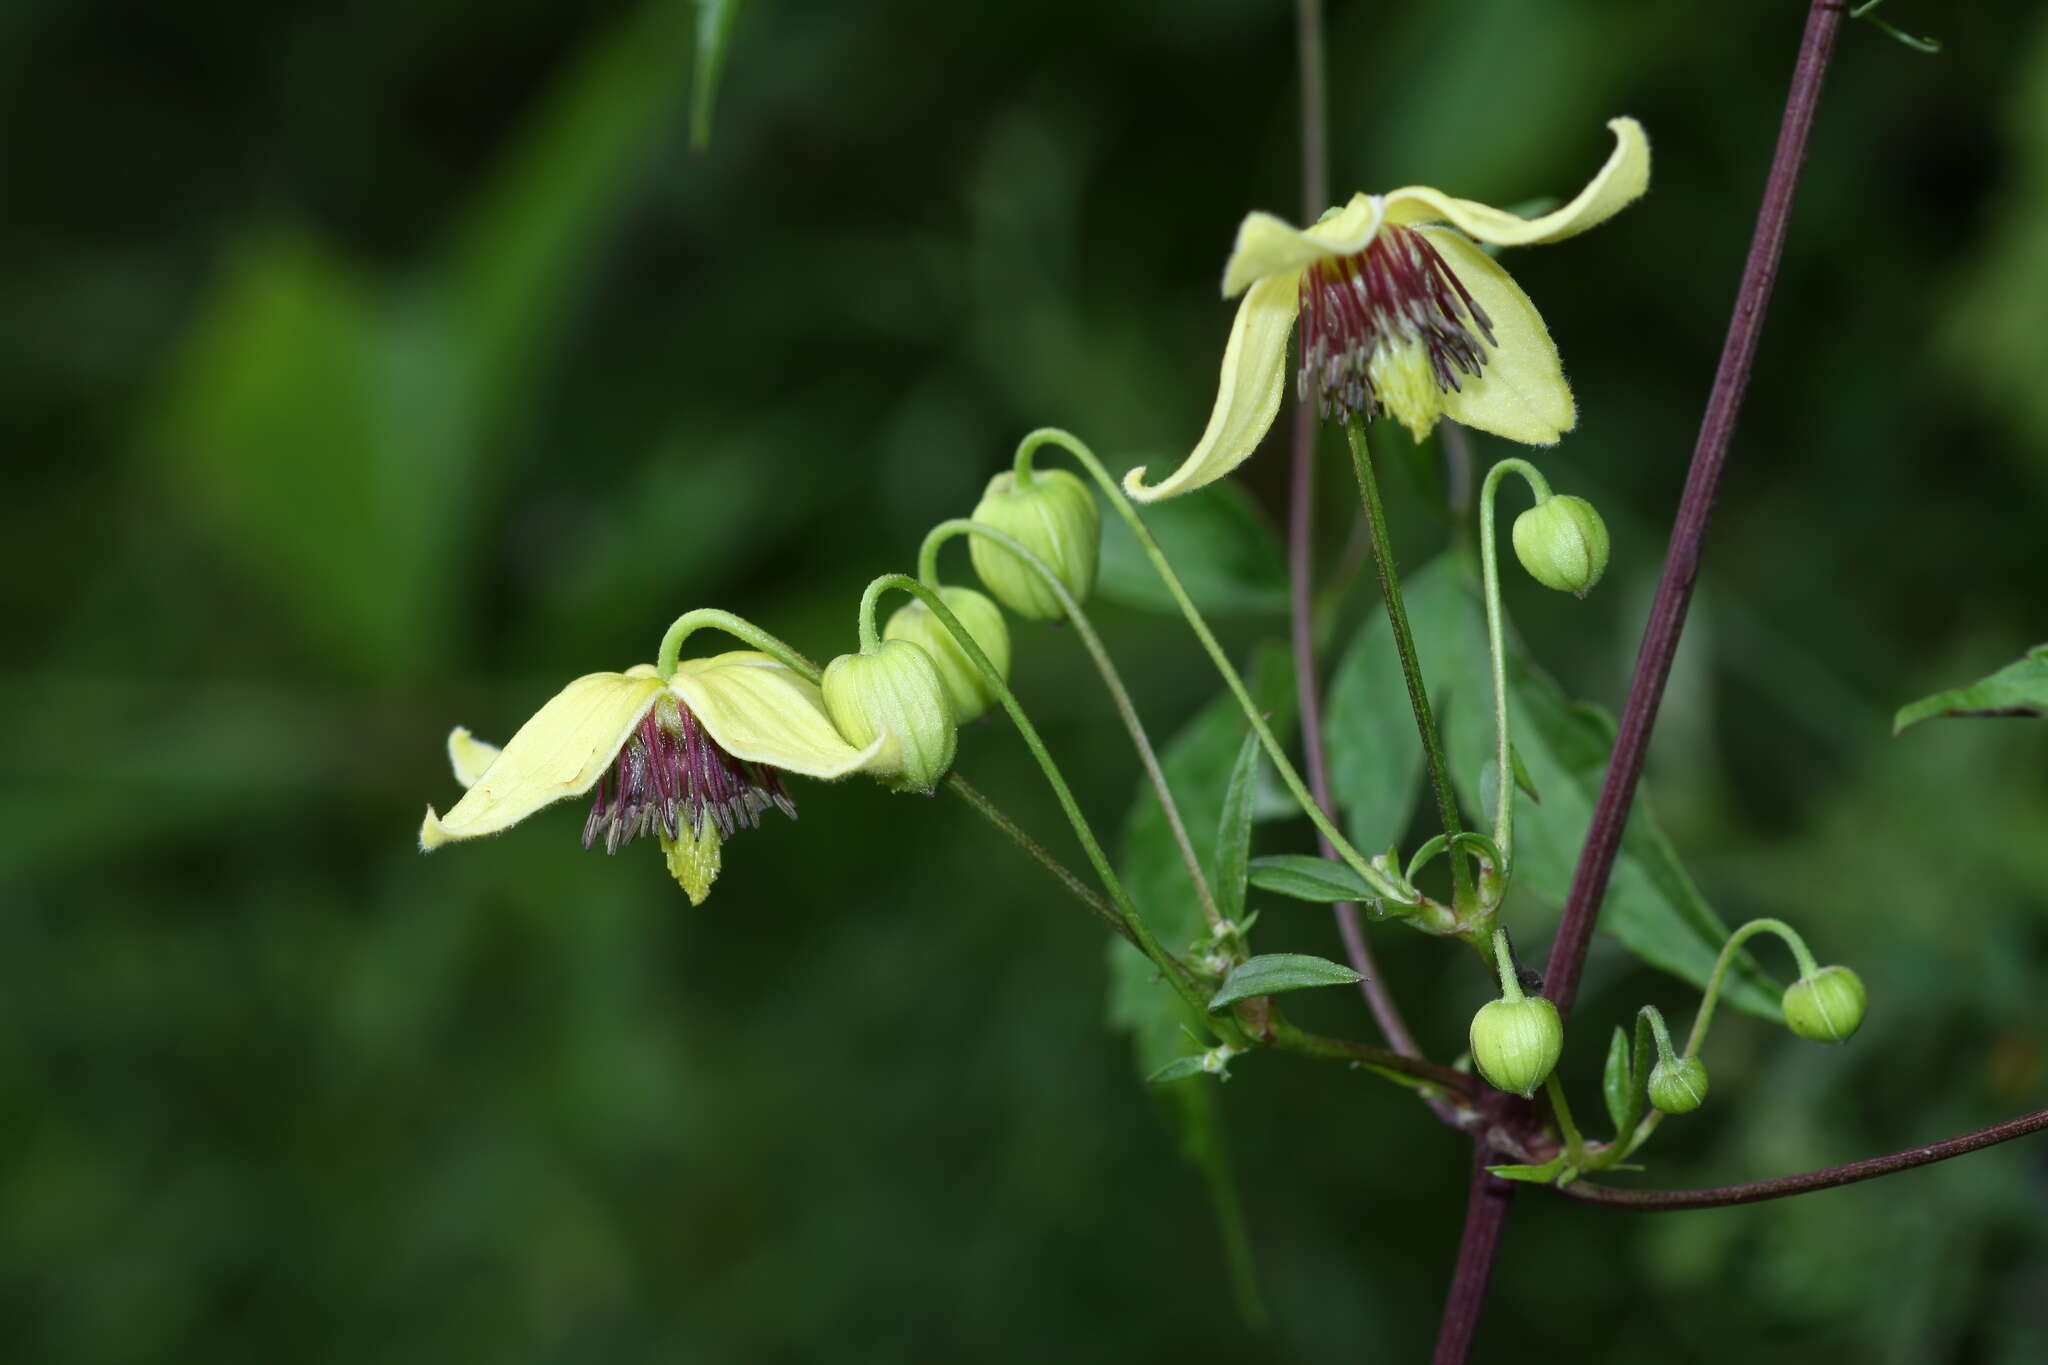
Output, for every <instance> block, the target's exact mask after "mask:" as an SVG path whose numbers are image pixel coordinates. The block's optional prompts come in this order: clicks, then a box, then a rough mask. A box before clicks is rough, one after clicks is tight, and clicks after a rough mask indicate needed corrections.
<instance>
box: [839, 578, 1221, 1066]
mask: <svg viewBox="0 0 2048 1365" xmlns="http://www.w3.org/2000/svg"><path fill="white" fill-rule="evenodd" d="M891 589H900V590H902V591H903V592H907V593H909V594H910V595H911V596H912V597H915V598H916V599H917V600H918V601H920V602H922V603H924V604H925V606H926V607H927V608H928V609H929V610H930V611H931V614H932V615H933V616H935V617H937V618H938V619H939V623H940V624H941V625H943V626H945V628H946V629H947V630H949V631H951V632H952V635H953V639H954V640H955V641H956V642H957V643H958V644H959V646H960V650H961V652H962V653H963V654H965V655H966V656H967V657H968V658H969V659H970V660H971V661H972V662H973V664H974V666H975V667H976V668H977V669H979V670H980V671H981V676H982V680H983V681H984V682H986V683H987V684H988V687H989V690H990V691H992V692H994V693H995V694H996V696H997V697H998V698H999V699H1000V700H1001V701H1002V703H1003V709H1004V710H1006V711H1008V712H1009V713H1010V719H1011V721H1012V722H1014V723H1015V724H1016V726H1017V733H1018V734H1019V735H1021V736H1022V737H1023V739H1024V745H1025V747H1026V748H1028V749H1030V750H1031V756H1032V757H1033V758H1035V759H1037V760H1038V766H1039V769H1040V770H1041V771H1042V772H1043V773H1044V774H1045V780H1046V782H1047V784H1048V785H1050V786H1051V787H1052V790H1053V795H1054V796H1055V797H1057V798H1058V799H1059V803H1060V809H1061V810H1062V811H1063V812H1065V814H1066V817H1067V823H1068V824H1070V825H1072V826H1073V827H1074V835H1075V837H1076V838H1078V839H1079V840H1080V841H1081V849H1082V851H1083V852H1085V853H1086V854H1087V855H1088V862H1089V864H1090V865H1091V866H1092V867H1093V868H1094V869H1095V875H1096V877H1097V879H1098V880H1100V881H1101V883H1102V886H1103V889H1104V890H1106V891H1107V892H1109V899H1110V901H1111V903H1112V904H1113V905H1114V906H1115V907H1116V911H1117V914H1118V915H1119V916H1120V917H1121V918H1122V919H1123V922H1124V925H1125V927H1126V929H1127V930H1128V932H1129V934H1130V937H1131V941H1132V942H1133V943H1134V944H1136V945H1137V947H1138V950H1139V951H1140V952H1142V953H1144V954H1145V956H1146V957H1148V958H1150V959H1151V960H1152V963H1153V965H1154V966H1156V967H1158V968H1159V970H1160V972H1161V974H1162V975H1164V976H1165V978H1166V982H1167V984H1168V985H1169V986H1171V987H1172V988H1173V990H1174V992H1175V994H1177V995H1179V996H1180V998H1181V999H1182V1000H1183V1001H1184V1002H1186V1004H1187V1005H1188V1007H1189V1008H1190V1009H1191V1010H1192V1011H1193V1012H1194V1014H1195V1017H1196V1018H1198V1019H1203V1020H1206V1021H1208V1023H1209V1026H1210V1027H1211V1028H1214V1029H1215V1030H1216V1031H1217V1032H1218V1033H1220V1034H1223V1035H1224V1040H1225V1041H1226V1042H1231V1043H1235V1044H1238V1045H1240V1046H1245V1045H1248V1040H1247V1039H1246V1038H1245V1036H1244V1032H1243V1030H1242V1029H1240V1028H1239V1027H1238V1025H1237V1022H1236V1020H1235V1019H1232V1018H1230V1017H1227V1016H1218V1015H1212V1014H1210V1013H1209V1012H1208V1005H1209V997H1208V994H1207V993H1206V992H1205V991H1204V990H1203V989H1202V987H1201V985H1200V983H1199V981H1198V979H1197V978H1196V976H1195V974H1194V972H1193V971H1192V970H1191V969H1190V968H1189V967H1188V965H1187V964H1186V963H1184V962H1182V961H1181V960H1180V959H1179V958H1177V957H1175V956H1174V955H1173V954H1172V953H1170V952H1168V951H1167V950H1166V949H1165V948H1163V947H1161V946H1160V943H1159V940H1158V938H1157V937H1156V936H1155V935H1154V934H1153V933H1152V930H1151V927H1150V926H1148V925H1147V924H1146V923H1145V918H1144V916H1143V915H1141V914H1139V913H1138V907H1137V905H1136V903H1135V902H1133V901H1132V900H1131V896H1130V893H1129V892H1128V891H1126V890H1125V889H1124V884H1123V882H1122V881H1121V880H1120V879H1119V878H1118V877H1117V875H1116V869H1115V868H1113V867H1111V866H1110V863H1109V857H1108V855H1106V854H1105V853H1104V852H1103V851H1102V845H1101V843H1100V842H1099V841H1098V840H1097V839H1096V837H1095V829H1094V827H1093V826H1092V825H1090V824H1089V823H1088V817H1087V816H1085V815H1083V814H1082V813H1081V807H1080V803H1078V802H1077V801H1075V800H1074V792H1073V789H1072V788H1071V787H1069V786H1068V785H1067V779H1066V776H1065V774H1063V773H1062V772H1061V771H1060V767H1059V764H1058V763H1056V762H1054V761H1053V756H1052V752H1051V751H1050V750H1049V749H1047V748H1046V747H1045V741H1044V740H1043V739H1041V738H1040V737H1039V734H1038V727H1037V726H1035V725H1033V724H1032V723H1031V718H1030V717H1029V716H1027V715H1025V714H1024V708H1023V706H1022V705H1021V704H1020V703H1019V702H1018V701H1017V695H1016V693H1014V692H1012V691H1011V690H1010V685H1009V683H1008V682H1007V681H1005V680H1004V678H1003V675H1002V674H1001V673H1000V672H998V671H997V669H996V666H995V665H994V664H992V663H990V662H989V657H988V655H987V654H985V653H983V652H982V648H981V646H980V644H978V643H977V642H976V641H975V638H974V636H973V635H972V634H970V633H969V632H968V630H967V627H965V626H963V625H961V624H960V618H959V617H957V616H955V615H954V614H953V609H952V608H951V607H949V606H947V605H946V601H945V599H944V598H942V597H940V596H939V595H938V593H937V592H935V591H933V590H932V589H930V588H928V587H926V586H925V585H924V584H922V583H920V582H918V581H917V580H916V579H915V578H911V577H909V576H908V575H905V574H884V575H882V576H881V577H880V578H877V579H875V580H874V582H872V583H870V584H868V586H867V591H865V592H864V593H862V594H861V599H860V636H861V640H862V641H863V642H864V643H865V642H866V641H869V640H872V639H875V638H877V637H876V636H875V620H874V618H875V605H876V603H877V602H878V601H879V599H880V598H881V595H882V594H883V593H885V592H888V591H890V590H891Z"/></svg>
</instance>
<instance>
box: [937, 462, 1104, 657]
mask: <svg viewBox="0 0 2048 1365" xmlns="http://www.w3.org/2000/svg"><path fill="white" fill-rule="evenodd" d="M974 519H975V520H976V521H979V522H983V523H985V524H987V525H989V526H993V527H995V528H996V529H997V530H998V531H1001V532H1002V533H1003V534H1004V535H1006V536H1008V537H1010V538H1011V539H1012V540H1014V541H1016V542H1017V543H1018V544H1020V545H1022V546H1023V547H1024V548H1025V549H1027V550H1029V551H1030V552H1031V553H1032V554H1034V555H1036V556H1038V558H1039V559H1041V560H1043V561H1044V562H1045V566H1046V567H1047V568H1049V569H1051V570H1052V571H1053V573H1054V574H1055V575H1056V576H1057V577H1058V578H1059V580H1060V582H1061V583H1062V584H1064V585H1065V587H1066V589H1067V591H1068V592H1070V593H1072V594H1073V595H1074V600H1075V601H1076V602H1085V601H1087V600H1088V594H1089V592H1090V591H1091V590H1092V589H1093V588H1094V587H1095V566H1096V562H1097V561H1098V560H1099V559H1100V558H1101V556H1102V509H1101V507H1099V506H1098V505H1097V504H1096V501H1095V494H1093V493H1092V492H1090V491H1089V489H1088V485H1087V484H1085V483H1082V482H1081V480H1080V478H1079V477H1078V476H1076V475H1074V474H1071V473H1069V472H1068V471H1066V470H1064V469H1041V470H1037V471H1034V472H1033V473H1032V475H1031V482H1030V484H1029V485H1020V484H1019V483H1018V482H1017V476H1016V474H1015V473H1013V472H1011V471H1009V470H1004V471H1003V472H1002V473H1000V474H998V475H996V476H995V477H994V478H993V479H990V480H989V481H988V491H987V492H985V493H983V494H982V495H981V502H980V504H979V505H978V506H977V507H975V509H974ZM968 553H969V555H970V556H972V558H973V560H974V571H975V572H976V573H978V574H980V575H981V581H982V582H983V583H985V584H986V585H987V586H988V590H989V591H990V592H991V593H993V594H994V595H995V599H996V601H998V602H1001V603H1002V604H1003V605H1004V606H1006V607H1008V608H1009V609H1010V610H1011V611H1014V612H1016V613H1017V614H1018V615H1019V616H1022V617H1025V618H1026V619H1028V620H1032V621H1057V620H1059V619H1061V618H1062V617H1064V616H1065V615H1066V614H1067V613H1066V610H1065V609H1064V608H1063V607H1061V606H1060V600H1059V598H1058V597H1057V596H1055V595H1054V593H1053V590H1052V588H1051V587H1050V586H1049V585H1048V584H1047V583H1046V581H1045V580H1044V579H1043V578H1041V577H1039V575H1038V571H1037V570H1036V569H1034V568H1032V567H1031V566H1030V565H1029V564H1026V563H1025V562H1024V561H1023V560H1021V559H1019V558H1017V556H1016V555H1014V554H1012V553H1010V551H1008V550H1006V549H1004V548H1003V547H1002V546H1000V545H997V544H996V543H994V542H993V541H991V540H989V539H988V538H987V537H985V536H975V537H972V539H971V541H970V543H969V547H968Z"/></svg>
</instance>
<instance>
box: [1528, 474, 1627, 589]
mask: <svg viewBox="0 0 2048 1365" xmlns="http://www.w3.org/2000/svg"><path fill="white" fill-rule="evenodd" d="M1514 538H1515V558H1517V559H1519V560H1521V561H1522V567H1523V568H1525V569H1527V570H1528V571H1529V576H1530V577H1531V578H1533V579H1535V580H1536V581H1537V582H1538V583H1541V584H1542V585H1543V586H1544V587H1546V588H1555V589H1557V590H1558V591H1559V592H1571V593H1577V594H1578V595H1579V596H1581V597H1584V596H1585V595H1586V594H1587V593H1589V592H1591V591H1592V590H1593V585H1594V584H1595V583H1598V582H1599V581H1600V575H1601V574H1603V573H1606V572H1607V523H1606V522H1604V521H1602V520H1600V514H1599V513H1598V512H1596V511H1594V510H1593V504H1592V503H1590V502H1587V501H1586V500H1585V499H1584V498H1574V497H1571V496H1569V495H1558V496H1553V497H1548V498H1545V499H1544V500H1543V501H1542V502H1539V503H1537V504H1536V505H1535V506H1534V507H1531V508H1530V509H1529V510H1528V511H1526V512H1524V513H1522V515H1520V516H1519V517H1516V518H1515V537H1514Z"/></svg>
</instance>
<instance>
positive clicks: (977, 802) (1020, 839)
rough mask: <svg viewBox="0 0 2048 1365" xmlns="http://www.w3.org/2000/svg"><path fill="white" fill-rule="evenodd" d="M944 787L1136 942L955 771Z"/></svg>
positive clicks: (1068, 871) (1108, 909) (1105, 905)
mask: <svg viewBox="0 0 2048 1365" xmlns="http://www.w3.org/2000/svg"><path fill="white" fill-rule="evenodd" d="M946 785H947V786H948V787H950V788H952V790H953V794H954V795H955V796H958V797H959V798H960V799H961V800H962V801H965V802H966V803H967V804H968V805H970V806H972V807H973V808H974V810H975V811H976V813H978V814H979V815H980V816H981V818H982V819H984V820H986V821H988V822H989V823H990V824H991V825H994V826H995V827H996V828H997V829H998V830H1000V831H1002V834H1003V837H1004V838H1006V839H1008V840H1009V841H1010V842H1011V843H1013V844H1015V845H1016V846H1017V847H1018V848H1020V849H1022V850H1023V851H1024V853H1025V855H1026V856H1027V857H1029V858H1030V859H1031V860H1032V861H1033V862H1035V863H1037V864H1038V865H1039V866H1040V867H1042V868H1044V869H1045V870H1046V871H1047V872H1050V873H1051V874H1052V876H1053V880H1054V881H1056V882H1058V883H1059V884H1060V885H1061V886H1062V887H1064V888H1066V891H1067V894H1068V895H1071V896H1072V897H1073V898H1074V899H1075V900H1077V901H1079V902H1081V904H1083V905H1085V906H1087V907H1088V909H1089V910H1090V911H1091V912H1093V913H1094V915H1095V917H1096V918H1097V919H1099V920H1101V921H1102V922H1103V923H1104V924H1107V925H1108V926H1109V927H1110V928H1111V929H1114V930H1115V931H1116V932H1117V933H1119V934H1122V935H1123V936H1124V937H1125V938H1126V939H1129V940H1130V941H1131V942H1132V943H1136V942H1137V940H1136V939H1134V938H1132V937H1131V931H1130V930H1129V929H1128V928H1127V927H1125V925H1124V922H1123V921H1122V920H1121V919H1119V918H1118V917H1117V913H1116V908H1115V907H1114V906H1112V905H1111V904H1110V903H1109V902H1108V901H1106V900H1104V899H1103V898H1102V897H1100V896H1098V895H1096V894H1095V892H1094V890H1092V889H1091V888H1090V887H1089V885H1088V884H1087V883H1086V882H1084V881H1082V880H1081V879H1080V877H1078V876H1076V875H1075V874H1074V871H1073V869H1072V868H1070V867H1068V866H1067V865H1066V864H1065V863H1063V862H1061V861H1060V860H1059V859H1058V858H1055V857H1053V856H1052V854H1051V852H1050V851H1048V850H1047V849H1046V847H1045V845H1043V844H1041V843H1039V842H1038V840H1036V839H1034V838H1032V837H1031V835H1030V834H1029V833H1028V832H1027V831H1026V830H1025V829H1024V827H1023V826H1022V825H1019V824H1018V823H1017V822H1016V821H1015V820H1012V819H1011V818H1010V817H1009V816H1008V815H1007V814H1006V813H1005V812H1004V811H1003V809H1002V808H1001V807H1000V806H998V805H996V803H995V802H993V801H991V800H989V799H988V797H986V796H984V795H983V794H982V792H981V789H980V788H978V787H976V786H975V785H974V784H973V783H971V782H969V781H968V780H967V779H966V778H964V777H962V776H961V775H960V774H959V773H957V772H956V773H950V774H948V775H947V777H946Z"/></svg>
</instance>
